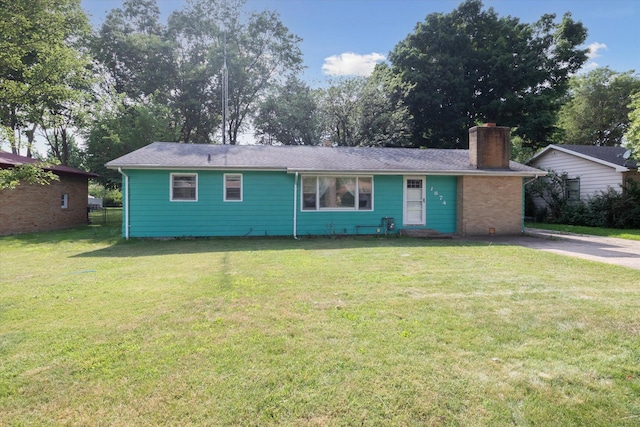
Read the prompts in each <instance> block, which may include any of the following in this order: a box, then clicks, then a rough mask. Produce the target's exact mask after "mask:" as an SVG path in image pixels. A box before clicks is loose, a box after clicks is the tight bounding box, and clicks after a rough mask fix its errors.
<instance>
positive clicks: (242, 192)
mask: <svg viewBox="0 0 640 427" xmlns="http://www.w3.org/2000/svg"><path fill="white" fill-rule="evenodd" d="M232 176H239V177H240V198H239V199H229V198H227V177H232ZM243 190H244V178H243V176H242V174H241V173H225V174H224V185H223V200H224V201H225V202H242V200H243V198H244V197H243V194H244V191H243Z"/></svg>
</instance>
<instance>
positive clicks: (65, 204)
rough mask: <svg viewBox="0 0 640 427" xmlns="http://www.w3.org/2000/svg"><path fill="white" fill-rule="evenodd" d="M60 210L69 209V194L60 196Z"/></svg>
mask: <svg viewBox="0 0 640 427" xmlns="http://www.w3.org/2000/svg"><path fill="white" fill-rule="evenodd" d="M60 209H69V193H62V195H61V196H60Z"/></svg>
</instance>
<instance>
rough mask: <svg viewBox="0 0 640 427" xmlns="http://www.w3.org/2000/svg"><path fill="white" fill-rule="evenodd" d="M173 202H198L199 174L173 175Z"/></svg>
mask: <svg viewBox="0 0 640 427" xmlns="http://www.w3.org/2000/svg"><path fill="white" fill-rule="evenodd" d="M171 201H173V202H196V201H198V174H195V173H172V174H171Z"/></svg>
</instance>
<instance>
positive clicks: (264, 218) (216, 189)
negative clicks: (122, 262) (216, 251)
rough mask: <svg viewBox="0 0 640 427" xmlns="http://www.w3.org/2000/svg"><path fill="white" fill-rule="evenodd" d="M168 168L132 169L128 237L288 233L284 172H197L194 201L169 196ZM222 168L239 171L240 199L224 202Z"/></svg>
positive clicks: (289, 200) (289, 206)
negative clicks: (223, 170) (196, 198)
mask: <svg viewBox="0 0 640 427" xmlns="http://www.w3.org/2000/svg"><path fill="white" fill-rule="evenodd" d="M171 173H191V172H190V171H180V170H175V171H165V170H151V171H149V170H147V171H141V170H135V171H134V170H132V171H127V174H128V175H129V177H130V184H129V192H130V199H129V202H130V217H129V223H130V227H129V231H130V236H131V237H179V236H265V235H269V236H282V235H285V236H286V235H292V234H293V219H292V217H293V180H294V177H293V176H292V175H288V174H286V173H284V172H280V173H275V172H243V171H226V172H220V171H198V172H197V173H198V201H197V202H191V201H189V202H186V201H180V202H178V201H173V202H172V201H170V194H169V190H170V185H171V184H170V175H171ZM224 173H241V174H242V175H243V189H242V190H243V200H242V201H241V202H224V201H223V188H224V182H223V180H224Z"/></svg>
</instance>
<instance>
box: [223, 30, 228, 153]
mask: <svg viewBox="0 0 640 427" xmlns="http://www.w3.org/2000/svg"><path fill="white" fill-rule="evenodd" d="M228 109H229V70H228V69H227V32H226V31H225V32H224V62H223V65H222V144H223V145H224V144H226V143H227V110H228Z"/></svg>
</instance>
